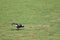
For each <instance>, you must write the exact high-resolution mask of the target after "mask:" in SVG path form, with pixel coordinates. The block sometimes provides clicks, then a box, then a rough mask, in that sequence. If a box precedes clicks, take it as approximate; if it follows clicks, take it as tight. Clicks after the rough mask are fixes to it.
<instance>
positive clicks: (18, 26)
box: [12, 23, 24, 29]
mask: <svg viewBox="0 0 60 40" xmlns="http://www.w3.org/2000/svg"><path fill="white" fill-rule="evenodd" d="M12 25H14V26H16V28H17V29H19V28H23V27H24V25H22V24H19V23H12Z"/></svg>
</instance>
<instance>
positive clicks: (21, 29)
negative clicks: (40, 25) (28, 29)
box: [11, 29, 24, 31]
mask: <svg viewBox="0 0 60 40" xmlns="http://www.w3.org/2000/svg"><path fill="white" fill-rule="evenodd" d="M14 30H16V31H19V30H24V29H11V31H14Z"/></svg>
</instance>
